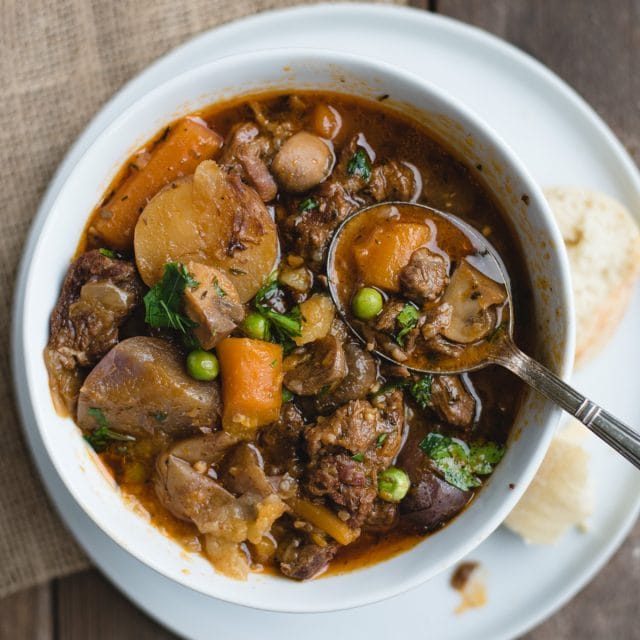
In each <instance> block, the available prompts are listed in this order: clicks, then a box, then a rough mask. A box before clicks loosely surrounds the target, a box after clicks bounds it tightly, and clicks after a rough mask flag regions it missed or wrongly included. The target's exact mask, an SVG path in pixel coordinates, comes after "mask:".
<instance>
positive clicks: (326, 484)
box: [305, 453, 378, 527]
mask: <svg viewBox="0 0 640 640" xmlns="http://www.w3.org/2000/svg"><path fill="white" fill-rule="evenodd" d="M305 486H306V489H307V491H308V493H309V494H310V495H312V496H317V497H323V498H329V499H330V500H331V501H332V502H333V504H334V505H336V506H337V507H338V515H339V517H341V515H340V514H341V511H343V512H344V519H345V521H346V522H347V524H348V525H349V526H350V527H358V526H360V525H361V524H362V523H363V522H364V520H365V519H366V517H367V515H368V514H369V512H370V511H371V509H372V507H373V501H374V500H375V499H376V496H377V495H378V489H377V474H376V469H375V467H373V465H371V464H370V462H369V461H363V462H360V461H357V460H354V459H353V458H352V457H351V456H349V455H346V454H344V453H329V454H327V455H320V456H317V457H315V458H313V459H312V460H311V462H310V464H309V466H308V469H307V475H306V485H305Z"/></svg>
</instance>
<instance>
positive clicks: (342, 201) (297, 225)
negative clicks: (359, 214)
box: [285, 180, 361, 269]
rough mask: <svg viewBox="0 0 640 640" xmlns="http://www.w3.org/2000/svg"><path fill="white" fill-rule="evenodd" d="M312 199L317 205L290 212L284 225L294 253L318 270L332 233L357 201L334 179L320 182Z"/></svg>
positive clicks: (352, 210)
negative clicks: (291, 213) (300, 211)
mask: <svg viewBox="0 0 640 640" xmlns="http://www.w3.org/2000/svg"><path fill="white" fill-rule="evenodd" d="M314 198H315V200H316V201H317V203H318V206H317V207H313V208H311V209H308V210H306V211H303V212H302V213H299V212H296V213H294V214H293V215H290V216H289V217H288V218H287V220H286V222H285V228H286V231H287V235H288V237H289V239H290V241H291V242H292V244H293V246H294V248H295V251H296V253H297V254H299V255H300V256H302V257H303V258H305V260H307V261H308V262H309V263H310V265H311V266H312V267H314V268H316V269H319V268H320V267H321V266H322V263H323V261H324V258H325V253H326V250H327V247H328V246H329V240H330V239H331V236H332V235H333V232H334V231H335V229H336V228H337V227H338V225H339V224H340V223H341V222H342V221H343V220H345V219H346V218H347V217H348V216H349V215H350V214H351V213H353V212H354V211H355V210H356V209H358V208H359V207H360V206H361V203H360V202H359V201H357V200H355V199H354V198H353V197H352V196H351V195H350V194H349V193H348V192H347V191H346V190H345V188H344V187H343V186H342V184H340V183H339V182H337V181H335V180H331V181H327V182H323V183H322V184H321V185H320V186H319V187H318V189H317V190H316V191H315V193H314Z"/></svg>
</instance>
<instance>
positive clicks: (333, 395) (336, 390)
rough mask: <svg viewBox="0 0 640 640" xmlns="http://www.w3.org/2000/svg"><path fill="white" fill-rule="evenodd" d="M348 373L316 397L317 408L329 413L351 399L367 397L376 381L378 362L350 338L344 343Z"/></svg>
mask: <svg viewBox="0 0 640 640" xmlns="http://www.w3.org/2000/svg"><path fill="white" fill-rule="evenodd" d="M344 353H345V358H346V363H347V375H346V376H345V377H344V378H343V379H342V380H341V381H340V382H339V383H338V384H337V385H334V387H333V388H332V389H330V390H329V391H328V392H327V393H322V394H320V395H318V397H317V398H316V409H317V411H318V412H320V413H327V412H329V411H332V410H333V409H336V408H337V407H339V406H340V405H343V404H345V403H346V402H349V401H351V400H359V399H361V398H365V397H366V396H367V394H368V393H369V391H371V388H372V387H373V385H374V384H375V383H376V378H377V368H376V362H375V360H374V359H373V357H372V356H371V354H370V353H368V352H367V351H365V350H364V349H363V348H362V347H361V346H360V345H359V344H358V343H357V342H355V341H353V340H349V341H348V342H346V343H345V345H344Z"/></svg>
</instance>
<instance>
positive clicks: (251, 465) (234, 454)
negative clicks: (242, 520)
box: [218, 442, 273, 497]
mask: <svg viewBox="0 0 640 640" xmlns="http://www.w3.org/2000/svg"><path fill="white" fill-rule="evenodd" d="M218 478H219V481H220V482H221V483H222V486H223V487H224V488H225V489H227V491H231V493H233V494H234V495H236V496H240V495H242V494H245V493H248V492H252V493H256V494H258V495H260V496H262V497H265V496H268V495H269V494H271V493H273V486H272V485H271V483H270V482H269V480H268V479H267V476H266V474H265V472H264V468H263V463H262V455H261V454H260V452H259V451H258V449H257V448H256V446H255V445H253V444H247V443H246V442H242V443H240V444H238V445H237V446H236V447H234V449H233V451H231V453H230V454H229V455H228V456H226V458H225V459H224V461H223V463H222V464H221V465H220V468H219V471H218Z"/></svg>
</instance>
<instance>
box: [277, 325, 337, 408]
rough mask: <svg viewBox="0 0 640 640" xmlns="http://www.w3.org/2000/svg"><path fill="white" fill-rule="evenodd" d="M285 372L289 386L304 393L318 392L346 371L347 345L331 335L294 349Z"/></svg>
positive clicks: (291, 389) (290, 388)
mask: <svg viewBox="0 0 640 640" xmlns="http://www.w3.org/2000/svg"><path fill="white" fill-rule="evenodd" d="M284 372H285V373H284V385H285V387H287V389H289V390H290V391H293V393H296V394H298V395H301V396H312V395H315V394H317V393H320V391H322V390H323V388H325V389H326V388H328V387H329V386H330V385H332V384H333V383H335V382H338V381H339V380H342V379H343V378H344V377H345V375H346V374H347V363H346V357H345V352H344V348H343V346H342V344H341V343H340V342H339V341H338V340H337V339H336V338H335V336H333V335H331V334H329V335H327V336H325V337H324V338H321V339H320V340H316V341H315V342H310V343H309V344H306V345H304V346H303V347H299V348H297V349H295V350H294V351H293V352H292V353H291V354H290V355H289V356H287V358H286V359H285V361H284Z"/></svg>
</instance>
